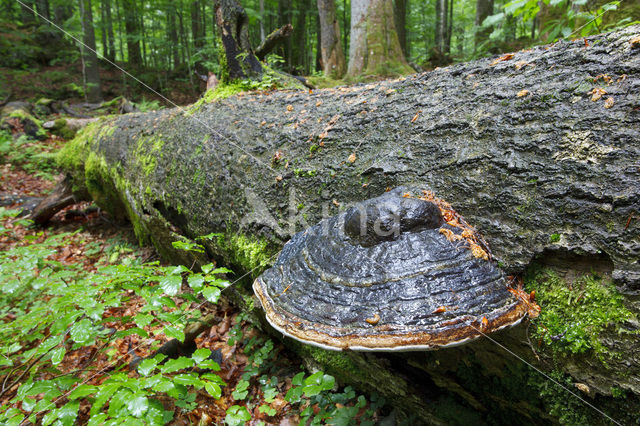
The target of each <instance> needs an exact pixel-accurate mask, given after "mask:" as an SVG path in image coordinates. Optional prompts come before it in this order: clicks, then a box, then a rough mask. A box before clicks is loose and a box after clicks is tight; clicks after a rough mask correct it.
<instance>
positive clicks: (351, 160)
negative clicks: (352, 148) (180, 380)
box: [347, 152, 356, 163]
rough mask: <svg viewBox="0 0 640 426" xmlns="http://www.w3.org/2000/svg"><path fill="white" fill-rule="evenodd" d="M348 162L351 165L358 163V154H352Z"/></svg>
mask: <svg viewBox="0 0 640 426" xmlns="http://www.w3.org/2000/svg"><path fill="white" fill-rule="evenodd" d="M347 160H348V161H349V162H350V163H355V162H356V153H355V152H353V153H351V155H350V156H349V158H348V159H347Z"/></svg>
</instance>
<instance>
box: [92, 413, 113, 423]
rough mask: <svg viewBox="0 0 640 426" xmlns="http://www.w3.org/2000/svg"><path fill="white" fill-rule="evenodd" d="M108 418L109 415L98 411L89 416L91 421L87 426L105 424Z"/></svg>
mask: <svg viewBox="0 0 640 426" xmlns="http://www.w3.org/2000/svg"><path fill="white" fill-rule="evenodd" d="M107 418H109V416H107V415H106V414H105V413H98V414H95V415H91V416H90V417H89V423H87V426H101V425H104V424H105V420H107Z"/></svg>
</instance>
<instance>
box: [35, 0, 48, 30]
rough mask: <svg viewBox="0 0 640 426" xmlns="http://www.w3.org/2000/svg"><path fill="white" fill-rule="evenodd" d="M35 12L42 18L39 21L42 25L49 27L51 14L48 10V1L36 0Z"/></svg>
mask: <svg viewBox="0 0 640 426" xmlns="http://www.w3.org/2000/svg"><path fill="white" fill-rule="evenodd" d="M36 10H37V11H38V14H39V15H41V16H42V17H41V18H40V20H41V21H42V24H43V25H51V24H50V23H49V22H50V21H51V14H50V12H49V11H50V9H49V0H36Z"/></svg>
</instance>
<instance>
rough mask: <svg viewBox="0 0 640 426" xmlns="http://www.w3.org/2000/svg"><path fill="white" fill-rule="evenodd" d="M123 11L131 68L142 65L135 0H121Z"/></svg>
mask: <svg viewBox="0 0 640 426" xmlns="http://www.w3.org/2000/svg"><path fill="white" fill-rule="evenodd" d="M122 6H123V13H124V28H125V32H126V34H127V57H128V62H129V65H130V66H131V67H132V68H134V69H135V68H140V67H141V66H142V56H141V54H140V40H139V38H140V27H139V25H138V14H137V10H136V2H135V0H122Z"/></svg>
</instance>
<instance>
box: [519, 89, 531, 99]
mask: <svg viewBox="0 0 640 426" xmlns="http://www.w3.org/2000/svg"><path fill="white" fill-rule="evenodd" d="M530 93H531V92H529V91H528V90H527V89H522V90H521V91H519V92H518V97H519V98H521V97H523V96H527V95H529V94H530Z"/></svg>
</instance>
